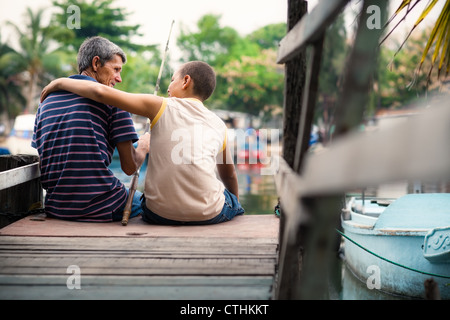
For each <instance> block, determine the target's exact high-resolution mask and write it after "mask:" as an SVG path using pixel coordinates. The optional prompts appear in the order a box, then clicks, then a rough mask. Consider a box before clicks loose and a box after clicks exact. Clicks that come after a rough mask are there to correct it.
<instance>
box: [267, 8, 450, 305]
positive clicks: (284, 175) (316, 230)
mask: <svg viewBox="0 0 450 320" xmlns="http://www.w3.org/2000/svg"><path fill="white" fill-rule="evenodd" d="M301 2H302V1H299V0H289V1H288V4H289V5H288V11H289V12H288V15H289V16H290V15H291V12H290V11H291V10H294V5H297V6H298V5H299V3H301ZM347 2H348V1H346V0H336V1H320V2H319V3H318V5H317V6H316V7H315V8H314V9H313V10H312V12H311V13H309V14H306V15H304V16H303V17H302V19H301V20H300V21H298V23H297V24H296V25H295V26H294V27H293V28H291V29H290V31H289V32H288V33H287V35H286V37H285V38H284V39H283V40H282V41H281V43H280V48H279V55H278V63H286V73H287V74H289V72H290V71H292V70H290V69H289V68H291V69H292V68H294V69H295V68H301V66H298V65H295V64H294V65H293V64H292V63H291V64H289V62H290V61H293V60H295V59H296V58H298V57H299V55H302V54H303V55H304V54H305V50H306V48H308V49H309V50H310V54H309V60H308V61H307V63H306V77H305V81H304V82H300V83H299V84H295V86H297V90H300V91H296V89H295V87H294V85H293V82H294V81H297V80H298V79H294V80H293V79H292V77H291V78H289V77H287V78H286V94H285V106H284V108H285V113H286V112H289V113H293V111H292V110H294V111H296V112H295V113H294V114H298V115H299V119H297V118H295V117H294V118H292V117H291V118H289V116H288V115H285V121H291V122H294V121H295V122H296V123H298V125H297V128H296V129H297V137H294V138H295V139H296V141H294V143H293V142H292V141H288V140H287V139H292V132H286V128H289V127H290V126H289V123H288V124H287V125H286V124H285V125H284V128H285V132H284V137H285V138H284V140H283V148H286V146H290V145H294V146H295V148H294V150H288V151H287V152H286V151H284V153H283V157H281V158H280V159H279V170H278V172H277V174H276V176H275V180H276V186H277V192H278V196H279V198H280V205H281V223H280V251H279V274H278V282H277V284H276V288H275V298H276V299H323V298H327V292H328V283H329V282H328V281H329V274H330V272H331V270H330V269H331V268H332V267H331V265H332V261H333V254H335V249H336V244H338V243H339V239H340V238H339V236H337V232H336V231H335V229H336V228H339V224H340V212H341V209H342V207H343V196H344V195H345V193H346V192H349V191H351V190H355V189H358V188H361V189H362V188H365V187H369V186H374V185H377V184H382V183H389V182H396V181H404V180H409V181H413V180H421V179H426V180H430V179H440V180H442V179H450V144H449V141H448V139H449V138H450V108H449V107H448V101H449V99H450V97H448V98H447V99H442V101H441V102H440V103H438V102H436V103H434V105H432V106H431V107H429V108H427V109H426V110H425V108H424V112H423V114H420V115H418V116H416V117H414V118H411V119H409V120H408V121H406V122H404V123H402V124H401V125H398V126H396V127H392V128H390V129H388V130H378V131H374V132H370V133H367V132H366V133H363V132H357V130H355V128H357V127H358V126H359V125H360V124H361V123H362V122H363V115H364V111H365V106H366V105H367V101H368V95H369V92H370V88H371V75H372V72H373V71H374V68H375V66H376V63H375V61H376V59H377V55H378V43H379V39H380V36H381V34H382V29H381V28H378V29H377V28H374V29H368V27H367V23H366V21H367V19H368V17H369V16H368V12H371V11H370V10H367V9H368V8H369V7H370V6H376V7H377V8H379V9H380V11H379V12H380V13H381V14H382V17H381V18H382V19H383V21H385V16H386V5H387V4H388V2H387V1H375V0H365V1H363V5H362V9H361V14H360V15H359V22H358V29H357V32H356V36H355V40H354V43H353V46H352V50H351V53H350V56H349V57H348V62H347V65H346V68H345V74H344V82H343V88H342V91H341V95H340V98H339V99H338V101H337V105H336V111H335V112H336V113H335V128H336V129H335V133H334V136H333V141H332V143H330V144H329V145H327V146H326V148H325V149H324V150H322V151H321V152H318V153H314V152H310V151H309V150H308V141H309V137H310V132H311V124H312V120H313V114H314V108H315V105H316V100H317V88H318V85H317V84H318V80H319V79H318V75H319V72H318V71H319V68H320V62H321V58H322V46H323V39H324V37H325V32H326V29H327V27H328V26H329V25H330V24H331V23H332V22H333V21H334V19H335V18H336V17H337V15H338V14H340V13H341V11H342V9H343V8H344V7H345V6H346V4H347ZM382 24H383V22H382ZM294 71H295V70H294ZM302 86H303V88H301V87H302ZM295 95H302V99H301V101H300V103H299V102H298V101H297V102H296V99H295ZM439 104H441V105H439ZM286 119H287V120H286ZM291 127H292V126H291ZM291 154H294V156H293V158H292V159H291V157H290V155H291ZM287 158H289V159H287ZM334 260H335V259H334Z"/></svg>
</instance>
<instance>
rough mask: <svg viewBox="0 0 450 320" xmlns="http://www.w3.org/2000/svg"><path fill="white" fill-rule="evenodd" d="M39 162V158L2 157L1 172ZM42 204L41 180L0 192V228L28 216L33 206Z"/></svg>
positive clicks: (22, 156)
mask: <svg viewBox="0 0 450 320" xmlns="http://www.w3.org/2000/svg"><path fill="white" fill-rule="evenodd" d="M38 161H39V157H38V156H32V155H12V156H10V155H8V156H0V172H2V171H6V170H10V169H14V168H18V167H22V166H25V165H29V164H32V163H36V162H38ZM39 202H41V203H42V187H41V183H40V179H39V178H38V179H34V180H31V181H28V182H25V183H21V184H19V185H16V186H13V187H10V188H7V189H3V190H0V228H3V227H4V226H6V225H8V224H10V223H13V222H14V221H17V220H19V219H21V218H23V217H24V216H26V215H27V213H28V211H29V210H30V208H31V207H32V205H33V204H36V203H39Z"/></svg>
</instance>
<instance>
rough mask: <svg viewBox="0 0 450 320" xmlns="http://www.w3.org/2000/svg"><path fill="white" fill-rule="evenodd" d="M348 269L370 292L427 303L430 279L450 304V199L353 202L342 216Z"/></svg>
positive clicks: (418, 197)
mask: <svg viewBox="0 0 450 320" xmlns="http://www.w3.org/2000/svg"><path fill="white" fill-rule="evenodd" d="M341 225H342V228H343V233H342V235H343V238H344V246H343V247H344V254H345V263H346V264H347V266H348V267H349V269H350V270H351V271H352V273H354V275H355V276H356V277H358V278H359V279H360V280H361V281H363V282H364V283H366V284H367V286H368V288H369V289H377V290H381V291H384V292H387V293H391V294H395V295H400V296H405V297H410V298H425V285H424V283H425V281H426V280H427V279H430V278H432V279H433V281H434V283H436V284H437V286H438V288H439V292H440V296H441V298H442V299H450V194H449V193H422V194H408V195H405V196H402V197H400V198H398V199H383V200H380V199H378V200H374V199H366V200H365V201H363V200H362V199H356V198H352V199H351V200H350V201H349V202H348V204H347V207H346V208H345V210H343V214H342V216H341Z"/></svg>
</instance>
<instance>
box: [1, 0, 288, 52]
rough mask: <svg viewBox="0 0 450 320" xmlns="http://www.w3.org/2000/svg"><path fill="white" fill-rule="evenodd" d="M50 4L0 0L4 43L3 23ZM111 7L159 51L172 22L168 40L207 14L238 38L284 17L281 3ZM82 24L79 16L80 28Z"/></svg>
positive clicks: (168, 1) (129, 0)
mask: <svg viewBox="0 0 450 320" xmlns="http://www.w3.org/2000/svg"><path fill="white" fill-rule="evenodd" d="M51 3H52V0H12V1H11V0H0V8H1V9H0V27H1V28H2V38H3V39H6V38H5V37H7V36H8V35H9V34H10V33H11V29H10V28H9V27H8V28H7V29H8V30H9V32H6V31H3V29H4V28H5V27H4V22H5V21H6V20H10V21H12V22H14V23H15V24H20V22H21V21H23V14H24V13H25V8H26V7H28V6H30V7H32V8H40V7H49V8H51V7H52V6H51ZM114 4H115V5H114V6H115V7H121V8H126V9H127V10H128V11H129V12H130V13H131V15H130V23H131V24H140V25H142V27H141V29H140V32H141V33H143V34H144V36H143V37H142V38H139V39H136V40H137V42H142V43H145V44H161V45H162V46H163V47H164V46H165V43H166V41H167V37H168V35H169V30H170V26H171V23H172V20H175V24H174V27H173V32H172V36H171V39H176V37H177V36H178V34H179V32H180V28H188V29H189V30H192V31H195V25H196V22H197V21H198V19H199V18H200V17H201V16H203V15H204V14H207V13H213V14H220V15H222V18H221V20H220V22H221V24H222V26H230V27H233V28H234V29H235V30H237V31H238V32H239V33H240V34H241V35H245V34H248V33H250V32H252V31H254V30H256V29H258V28H260V27H263V26H265V25H267V24H271V23H279V22H285V21H286V15H287V1H285V0H226V1H217V0H162V1H161V0H158V1H155V0H150V1H149V0H115V2H114ZM5 8H7V10H5ZM50 12H51V9H50V10H49V13H50ZM49 15H50V14H49ZM49 15H48V16H49ZM48 16H47V19H49V17H48ZM82 21H83V13H82V12H81V24H82V23H83V22H82ZM8 33H9V34H8ZM172 37H173V38H172ZM3 41H4V40H3Z"/></svg>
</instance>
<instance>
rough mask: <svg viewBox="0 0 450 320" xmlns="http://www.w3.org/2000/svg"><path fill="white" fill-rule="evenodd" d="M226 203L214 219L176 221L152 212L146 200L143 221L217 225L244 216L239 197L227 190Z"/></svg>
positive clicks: (143, 207) (168, 223)
mask: <svg viewBox="0 0 450 320" xmlns="http://www.w3.org/2000/svg"><path fill="white" fill-rule="evenodd" d="M224 195H225V203H224V205H223V209H222V211H221V212H220V213H219V214H218V215H217V216H216V217H214V218H212V219H210V220H205V221H176V220H170V219H166V218H163V217H161V216H158V215H157V214H156V213H154V212H152V211H151V210H149V209H148V208H147V207H146V206H145V198H144V199H143V201H142V209H143V212H142V219H143V220H144V221H145V222H147V223H151V224H162V225H207V224H216V223H221V222H225V221H230V220H231V219H233V218H234V217H235V216H238V215H242V214H244V212H245V211H244V208H242V206H241V204H240V203H239V201H238V200H237V197H236V196H235V195H234V194H232V193H231V192H229V191H228V190H227V189H225V191H224Z"/></svg>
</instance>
